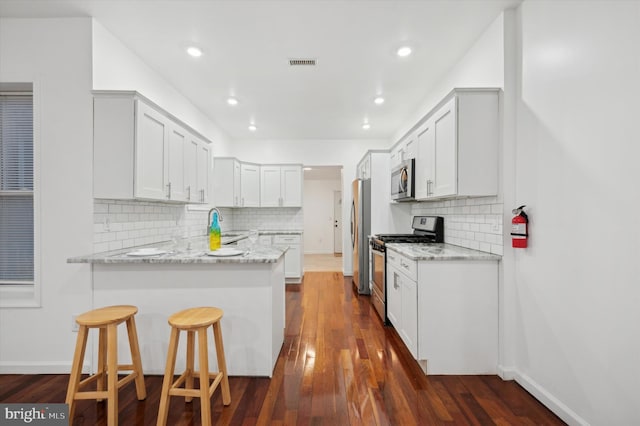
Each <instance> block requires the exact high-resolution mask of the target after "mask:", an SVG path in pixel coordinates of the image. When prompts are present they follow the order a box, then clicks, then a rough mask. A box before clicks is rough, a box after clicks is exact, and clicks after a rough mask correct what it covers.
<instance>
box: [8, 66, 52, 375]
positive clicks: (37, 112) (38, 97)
mask: <svg viewBox="0 0 640 426" xmlns="http://www.w3.org/2000/svg"><path fill="white" fill-rule="evenodd" d="M41 80H42V79H41V78H40V75H14V74H9V73H7V74H0V82H2V83H31V95H32V102H33V284H31V285H22V286H3V288H0V308H39V307H41V306H42V296H41V293H42V288H41V284H42V280H41V275H40V273H41V271H42V256H41V248H42V242H41V235H42V234H41V230H40V223H41V216H42V208H41V205H42V204H41V195H42V191H41V190H40V188H41V180H40V169H41V165H42V162H41V158H40V152H41V141H42V139H41V132H40V130H41V126H42V120H41V103H42V93H41V87H40V81H41ZM0 368H1V364H0Z"/></svg>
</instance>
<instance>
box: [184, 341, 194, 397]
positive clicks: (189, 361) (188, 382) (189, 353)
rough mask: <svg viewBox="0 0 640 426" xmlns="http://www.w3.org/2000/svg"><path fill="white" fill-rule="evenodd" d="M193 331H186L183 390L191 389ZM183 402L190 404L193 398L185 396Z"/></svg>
mask: <svg viewBox="0 0 640 426" xmlns="http://www.w3.org/2000/svg"><path fill="white" fill-rule="evenodd" d="M195 334H196V333H195V331H193V330H188V331H187V371H186V373H187V376H186V377H187V380H186V382H185V385H184V388H185V389H193V373H194V371H195V370H194V369H193V364H194V361H193V358H194V351H195V340H196V336H195ZM184 400H185V402H191V401H193V397H192V396H185V398H184Z"/></svg>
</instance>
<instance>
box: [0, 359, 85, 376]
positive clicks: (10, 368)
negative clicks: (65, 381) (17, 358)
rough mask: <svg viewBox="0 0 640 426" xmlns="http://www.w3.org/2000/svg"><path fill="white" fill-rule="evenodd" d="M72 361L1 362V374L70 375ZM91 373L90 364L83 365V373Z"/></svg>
mask: <svg viewBox="0 0 640 426" xmlns="http://www.w3.org/2000/svg"><path fill="white" fill-rule="evenodd" d="M70 372H71V361H64V362H61V361H49V362H46V361H45V362H10V361H9V362H7V361H3V362H0V374H69V373H70ZM89 372H90V367H89V364H86V363H85V364H83V365H82V373H83V374H88V373H89Z"/></svg>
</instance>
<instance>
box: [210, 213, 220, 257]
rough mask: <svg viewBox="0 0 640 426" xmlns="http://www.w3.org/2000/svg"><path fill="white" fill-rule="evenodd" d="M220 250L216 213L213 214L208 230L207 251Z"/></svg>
mask: <svg viewBox="0 0 640 426" xmlns="http://www.w3.org/2000/svg"><path fill="white" fill-rule="evenodd" d="M219 248H220V224H219V223H218V212H213V220H212V221H211V228H210V229H209V250H211V251H214V250H218V249H219Z"/></svg>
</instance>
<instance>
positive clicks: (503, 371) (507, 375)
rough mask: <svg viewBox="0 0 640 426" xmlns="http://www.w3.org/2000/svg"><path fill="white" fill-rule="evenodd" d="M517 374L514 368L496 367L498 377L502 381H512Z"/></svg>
mask: <svg viewBox="0 0 640 426" xmlns="http://www.w3.org/2000/svg"><path fill="white" fill-rule="evenodd" d="M516 374H517V370H516V369H515V367H505V366H504V365H498V376H499V377H500V378H501V379H502V380H505V381H507V380H513V379H514V378H515V376H516Z"/></svg>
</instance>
